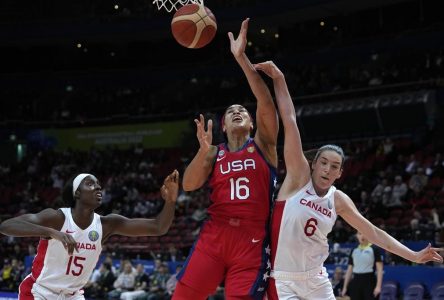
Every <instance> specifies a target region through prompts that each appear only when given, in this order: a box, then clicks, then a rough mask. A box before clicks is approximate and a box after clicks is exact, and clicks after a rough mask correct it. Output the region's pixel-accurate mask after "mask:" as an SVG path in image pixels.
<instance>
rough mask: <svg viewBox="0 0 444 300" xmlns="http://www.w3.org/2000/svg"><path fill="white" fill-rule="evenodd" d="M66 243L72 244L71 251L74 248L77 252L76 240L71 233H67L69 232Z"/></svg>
mask: <svg viewBox="0 0 444 300" xmlns="http://www.w3.org/2000/svg"><path fill="white" fill-rule="evenodd" d="M68 243H69V245H72V248H73V252H74V249H75V250H76V251H77V252H79V249H78V248H77V242H76V240H75V239H74V238H73V237H72V235H69V234H68Z"/></svg>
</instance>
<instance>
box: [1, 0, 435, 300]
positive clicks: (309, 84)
mask: <svg viewBox="0 0 444 300" xmlns="http://www.w3.org/2000/svg"><path fill="white" fill-rule="evenodd" d="M355 2H359V3H355ZM205 4H206V5H207V6H208V7H209V8H210V9H211V10H212V11H213V13H214V14H215V15H216V18H217V20H218V33H217V36H216V38H215V40H214V41H213V42H212V43H211V44H210V45H208V46H207V47H205V48H203V49H200V50H188V49H185V48H183V47H181V46H180V45H178V44H177V43H176V42H175V41H174V39H173V38H172V35H171V34H170V32H169V28H170V27H169V26H170V21H171V17H172V15H171V14H168V13H166V12H165V11H158V10H157V8H156V7H155V5H153V4H152V3H151V1H142V0H120V1H114V2H110V1H89V0H81V1H75V2H69V1H61V2H57V3H54V2H53V1H48V0H37V1H35V0H34V1H28V0H19V1H13V0H4V1H1V3H0V24H1V25H2V26H1V28H0V41H1V42H0V62H1V66H2V68H1V70H0V99H1V101H0V139H1V146H0V154H1V155H0V194H1V197H0V221H1V220H4V219H6V218H9V217H13V216H16V215H19V214H24V213H34V212H37V211H40V210H42V209H44V208H47V207H53V208H58V207H63V206H65V205H66V204H65V203H63V200H62V199H61V189H62V187H63V185H64V184H65V182H66V180H67V179H68V178H70V177H71V176H72V175H73V174H75V173H79V172H80V171H82V172H91V173H93V174H96V175H97V177H98V178H99V179H100V181H101V182H102V188H103V190H104V200H103V205H102V207H101V208H100V210H99V212H100V213H102V214H108V213H119V214H123V215H125V216H128V217H151V216H155V215H156V214H157V213H158V212H159V211H160V210H161V209H162V205H163V201H162V200H161V198H160V194H159V187H160V183H161V182H162V181H163V178H164V176H165V175H166V174H168V173H169V172H170V171H171V170H173V169H174V168H177V169H178V170H179V171H180V172H181V173H183V171H184V169H185V167H186V165H187V163H189V161H190V159H192V157H193V156H194V153H195V151H196V150H197V147H198V144H197V141H196V139H195V133H194V123H193V122H192V120H193V118H194V117H195V116H197V114H198V113H204V114H205V115H206V117H207V118H212V119H213V120H214V121H215V122H216V125H215V128H214V131H215V133H214V135H215V139H214V140H215V142H220V141H222V139H223V137H222V135H221V133H220V128H219V124H218V120H220V117H221V114H222V112H223V110H224V108H225V107H227V106H228V105H230V104H233V103H240V104H243V105H245V106H247V107H248V108H250V109H253V111H254V107H255V105H254V103H255V100H254V98H253V95H252V94H251V92H250V89H249V87H248V84H247V82H246V80H245V79H244V78H243V74H242V72H241V70H240V68H239V67H238V66H237V65H236V62H235V61H234V60H233V58H232V55H231V53H230V51H229V43H228V38H227V36H226V33H227V32H228V31H233V32H237V30H238V27H239V25H240V22H241V20H242V19H243V18H245V17H250V18H251V21H250V29H249V34H248V40H249V43H248V46H247V54H248V56H249V57H250V59H251V61H253V62H260V61H264V60H273V61H275V62H276V64H278V66H280V67H281V69H282V70H283V71H284V72H285V75H286V78H287V83H288V86H289V88H290V91H291V94H292V96H293V97H294V99H293V100H294V103H295V106H296V109H297V114H298V123H299V127H300V129H301V133H302V139H303V141H304V148H305V149H311V148H316V147H318V146H319V145H321V144H324V143H327V142H329V143H330V142H331V143H337V144H339V145H341V146H342V147H343V148H344V150H345V153H346V156H347V161H346V164H345V169H344V175H343V177H342V178H341V180H340V181H339V182H338V183H337V186H338V188H339V189H342V190H344V191H345V192H346V193H347V194H349V195H350V196H351V198H352V199H353V200H354V202H355V204H356V206H357V207H358V209H359V210H360V211H361V213H362V214H363V215H364V216H366V217H367V218H368V219H369V220H371V221H372V222H373V223H374V224H376V225H378V226H379V227H380V228H383V229H384V230H386V231H387V232H389V233H390V234H392V235H393V236H395V237H396V238H397V239H399V240H401V241H403V242H404V243H406V244H409V243H421V242H424V241H427V242H431V243H433V244H434V245H437V246H443V245H444V160H443V154H444V126H443V124H444V123H443V117H444V88H443V86H444V81H443V77H444V61H443V60H444V17H443V16H442V13H441V11H440V9H439V8H440V1H432V0H414V1H412V0H390V1H379V2H378V1H348V0H343V1H339V0H338V1H336V0H327V1H308V0H307V1H291V0H276V1H264V0H248V1H247V0H242V1H241V0H230V1H220V0H208V1H206V3H205ZM175 121H184V124H185V126H183V128H182V129H183V130H182V131H181V132H180V134H179V137H178V140H176V141H175V142H174V143H172V144H168V145H166V144H165V145H164V144H155V143H151V144H149V145H148V146H147V144H146V143H142V142H140V141H134V142H128V143H124V144H122V143H113V140H108V142H106V143H99V144H97V145H94V146H92V147H87V149H85V147H82V146H79V147H75V146H74V147H73V146H72V145H70V146H69V147H62V146H60V145H61V144H62V143H61V142H60V141H57V140H51V139H47V138H45V137H42V132H45V130H46V131H48V130H55V131H57V130H61V132H63V130H74V131H76V130H79V132H80V131H81V130H83V129H88V128H93V127H95V126H101V128H102V127H103V128H108V126H113V130H118V128H119V126H131V125H140V126H142V127H143V126H145V124H159V123H165V124H166V123H168V122H175ZM116 126H117V127H116ZM116 128H117V129H116ZM122 128H126V127H122ZM105 130H106V129H105ZM282 145H283V139H282V134H281V136H280V138H279V151H280V153H282ZM281 157H282V155H281ZM284 174H285V165H284V164H283V162H282V161H281V162H280V167H279V176H280V178H281V179H282V178H283V176H284ZM209 205H210V201H209V199H208V190H206V189H205V188H203V189H201V190H199V191H196V192H193V193H185V192H181V193H180V196H179V199H178V202H177V211H176V218H175V221H174V224H173V226H172V228H171V229H170V231H169V232H168V234H167V235H165V236H161V237H146V238H137V239H135V238H127V237H120V236H113V237H111V238H110V239H109V240H108V241H107V243H106V245H105V247H104V253H103V258H102V260H101V261H100V263H99V264H98V266H97V267H98V268H97V271H96V272H95V273H94V274H93V277H92V278H91V281H90V282H89V283H88V285H87V289H86V293H87V295H88V297H91V298H96V299H119V297H123V298H122V299H136V298H137V297H139V299H150V300H154V299H168V298H169V297H170V295H171V293H172V291H173V290H174V286H175V279H174V278H175V277H174V273H175V272H176V271H177V270H179V269H180V268H181V264H182V263H183V262H184V260H185V258H186V256H187V254H188V252H189V251H190V247H191V246H192V244H193V242H194V240H195V238H196V236H197V235H198V233H199V227H200V225H201V224H202V222H203V221H204V220H205V218H206V208H207V207H208V206H209ZM354 233H355V232H354V231H353V230H352V229H351V228H350V227H349V226H348V225H346V223H344V222H343V221H342V220H341V219H338V220H337V222H336V225H335V227H334V230H333V232H332V233H331V234H330V236H329V239H330V242H331V245H332V255H331V257H330V258H329V260H328V261H327V263H329V264H333V265H334V264H336V265H339V266H342V267H344V268H345V267H346V264H347V259H345V260H344V259H343V258H344V257H345V258H347V254H348V253H347V251H348V252H349V250H350V247H349V246H348V245H351V244H353V243H355V244H356V239H355V236H354ZM37 243H38V239H37V238H10V237H3V236H1V237H0V257H1V260H0V290H2V291H12V292H15V291H17V288H18V284H19V283H20V281H21V280H22V279H23V278H24V277H25V276H26V275H27V274H28V273H29V267H30V260H31V261H32V257H33V256H34V255H35V251H36V249H35V247H36V245H37ZM347 249H348V250H347ZM146 261H150V265H149V268H148V267H147V265H146V263H143V262H146ZM384 263H385V264H386V265H390V266H398V265H407V264H408V263H407V262H406V261H405V260H403V259H401V258H399V257H396V256H393V255H388V254H386V255H385V256H384ZM435 267H439V266H435ZM333 280H336V278H335V277H333ZM430 288H431V287H429V289H430ZM122 291H132V292H136V291H137V292H138V293H133V294H131V295H129V294H128V295H124V296H122V295H121V292H122ZM222 294H223V288H221V291H220V293H218V294H216V295H214V299H223V296H222ZM125 297H128V298H125Z"/></svg>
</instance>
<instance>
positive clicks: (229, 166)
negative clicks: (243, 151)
mask: <svg viewBox="0 0 444 300" xmlns="http://www.w3.org/2000/svg"><path fill="white" fill-rule="evenodd" d="M219 168H220V172H221V173H222V174H228V173H230V172H239V171H244V170H248V169H252V170H256V162H255V161H254V159H251V158H247V159H246V160H233V161H228V162H227V163H226V164H220V165H219Z"/></svg>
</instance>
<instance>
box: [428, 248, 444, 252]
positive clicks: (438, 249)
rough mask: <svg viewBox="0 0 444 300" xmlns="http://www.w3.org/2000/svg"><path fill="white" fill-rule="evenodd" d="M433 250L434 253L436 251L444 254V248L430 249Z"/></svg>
mask: <svg viewBox="0 0 444 300" xmlns="http://www.w3.org/2000/svg"><path fill="white" fill-rule="evenodd" d="M430 249H431V250H433V251H436V252H444V248H435V247H432V248H430Z"/></svg>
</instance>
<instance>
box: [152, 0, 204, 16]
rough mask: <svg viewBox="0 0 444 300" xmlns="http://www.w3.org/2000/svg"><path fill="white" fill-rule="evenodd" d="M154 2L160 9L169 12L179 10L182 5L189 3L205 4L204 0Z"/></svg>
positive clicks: (161, 0)
mask: <svg viewBox="0 0 444 300" xmlns="http://www.w3.org/2000/svg"><path fill="white" fill-rule="evenodd" d="M153 4H155V5H157V9H158V10H162V9H164V10H166V11H167V12H169V13H170V12H172V11H177V10H178V9H179V8H181V7H182V6H185V5H188V4H198V5H202V6H203V5H204V0H153Z"/></svg>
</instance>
